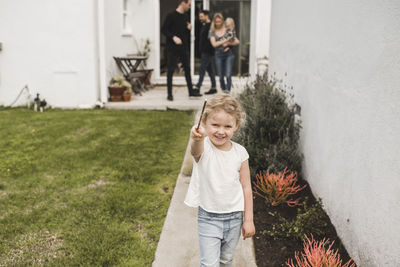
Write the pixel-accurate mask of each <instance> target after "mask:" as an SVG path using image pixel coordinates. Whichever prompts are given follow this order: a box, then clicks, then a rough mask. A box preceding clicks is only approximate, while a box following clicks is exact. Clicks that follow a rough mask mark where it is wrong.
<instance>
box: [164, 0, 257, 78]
mask: <svg viewBox="0 0 400 267" xmlns="http://www.w3.org/2000/svg"><path fill="white" fill-rule="evenodd" d="M176 7H177V0H160V29H161V27H162V25H163V23H164V20H165V18H166V16H167V14H168V13H170V12H172V11H173V10H175V9H176ZM201 9H208V10H209V11H210V17H211V19H212V16H213V15H214V14H215V13H217V12H220V13H222V14H223V16H224V17H225V18H227V17H231V18H233V19H234V20H235V24H236V28H235V30H236V34H237V36H238V39H239V40H240V44H239V45H238V46H237V47H235V48H234V49H233V52H234V56H235V58H234V64H233V69H232V76H248V74H249V55H250V15H251V0H192V10H191V11H189V12H188V16H189V19H190V20H191V21H192V25H194V27H192V33H191V37H192V38H191V44H192V45H191V47H192V48H191V55H190V58H191V62H190V63H191V69H192V73H193V74H194V75H198V74H199V68H200V59H199V55H198V54H199V53H198V38H197V37H198V34H199V29H200V26H201V25H200V22H199V20H198V12H199V11H200V10H201ZM193 10H194V12H193ZM191 15H193V16H194V18H191ZM193 37H194V38H193ZM166 72H167V48H166V38H165V36H164V35H163V34H161V32H160V75H161V76H164V77H165V76H166ZM183 75H184V74H183V70H182V68H181V67H180V64H178V66H177V68H176V70H175V74H174V76H183Z"/></svg>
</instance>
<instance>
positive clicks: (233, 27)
mask: <svg viewBox="0 0 400 267" xmlns="http://www.w3.org/2000/svg"><path fill="white" fill-rule="evenodd" d="M229 25H231V26H232V29H235V21H234V20H233V18H226V20H225V27H227V26H229Z"/></svg>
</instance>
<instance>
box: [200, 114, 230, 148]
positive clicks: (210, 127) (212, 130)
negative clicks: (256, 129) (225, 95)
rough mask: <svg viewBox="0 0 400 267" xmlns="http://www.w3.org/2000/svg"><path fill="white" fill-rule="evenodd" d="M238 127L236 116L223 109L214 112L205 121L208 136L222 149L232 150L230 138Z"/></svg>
mask: <svg viewBox="0 0 400 267" xmlns="http://www.w3.org/2000/svg"><path fill="white" fill-rule="evenodd" d="M237 129H238V126H237V125H236V120H235V118H234V117H233V116H232V115H230V114H228V113H226V111H224V110H222V109H218V110H216V111H214V112H212V113H211V114H210V115H209V116H208V118H207V121H206V123H205V130H206V133H207V135H208V138H210V141H211V142H212V143H213V144H214V146H216V147H217V148H218V149H221V150H230V148H231V142H230V140H231V138H232V136H233V134H234V133H235V131H236V130H237Z"/></svg>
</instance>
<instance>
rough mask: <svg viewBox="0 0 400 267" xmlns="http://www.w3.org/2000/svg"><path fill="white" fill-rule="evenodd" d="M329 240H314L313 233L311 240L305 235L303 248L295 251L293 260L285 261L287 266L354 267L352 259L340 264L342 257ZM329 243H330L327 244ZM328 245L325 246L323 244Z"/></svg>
mask: <svg viewBox="0 0 400 267" xmlns="http://www.w3.org/2000/svg"><path fill="white" fill-rule="evenodd" d="M334 242H335V241H333V242H332V243H330V242H329V239H325V238H324V239H323V240H322V241H315V240H314V237H313V235H311V240H310V239H309V238H308V237H307V236H306V237H305V240H304V244H303V245H304V250H303V252H301V255H300V253H299V252H297V251H296V253H295V261H296V263H293V260H292V259H290V260H288V261H287V262H286V265H287V266H289V267H355V266H356V265H355V263H354V261H353V260H352V259H350V260H349V261H348V262H346V263H345V264H344V265H342V259H341V258H340V254H339V252H338V251H337V250H334V249H332V246H333V243H334ZM329 243H330V244H329ZM328 244H329V246H328V247H327V248H326V247H325V246H326V245H328Z"/></svg>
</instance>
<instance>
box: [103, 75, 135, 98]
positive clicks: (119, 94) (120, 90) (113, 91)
mask: <svg viewBox="0 0 400 267" xmlns="http://www.w3.org/2000/svg"><path fill="white" fill-rule="evenodd" d="M108 92H109V93H110V100H111V101H123V100H124V98H123V94H124V92H127V93H129V92H130V93H131V92H132V85H131V84H130V83H129V82H128V81H126V80H125V78H124V77H122V76H120V75H116V76H114V77H113V78H112V79H111V80H110V84H109V86H108ZM131 94H132V93H131Z"/></svg>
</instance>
